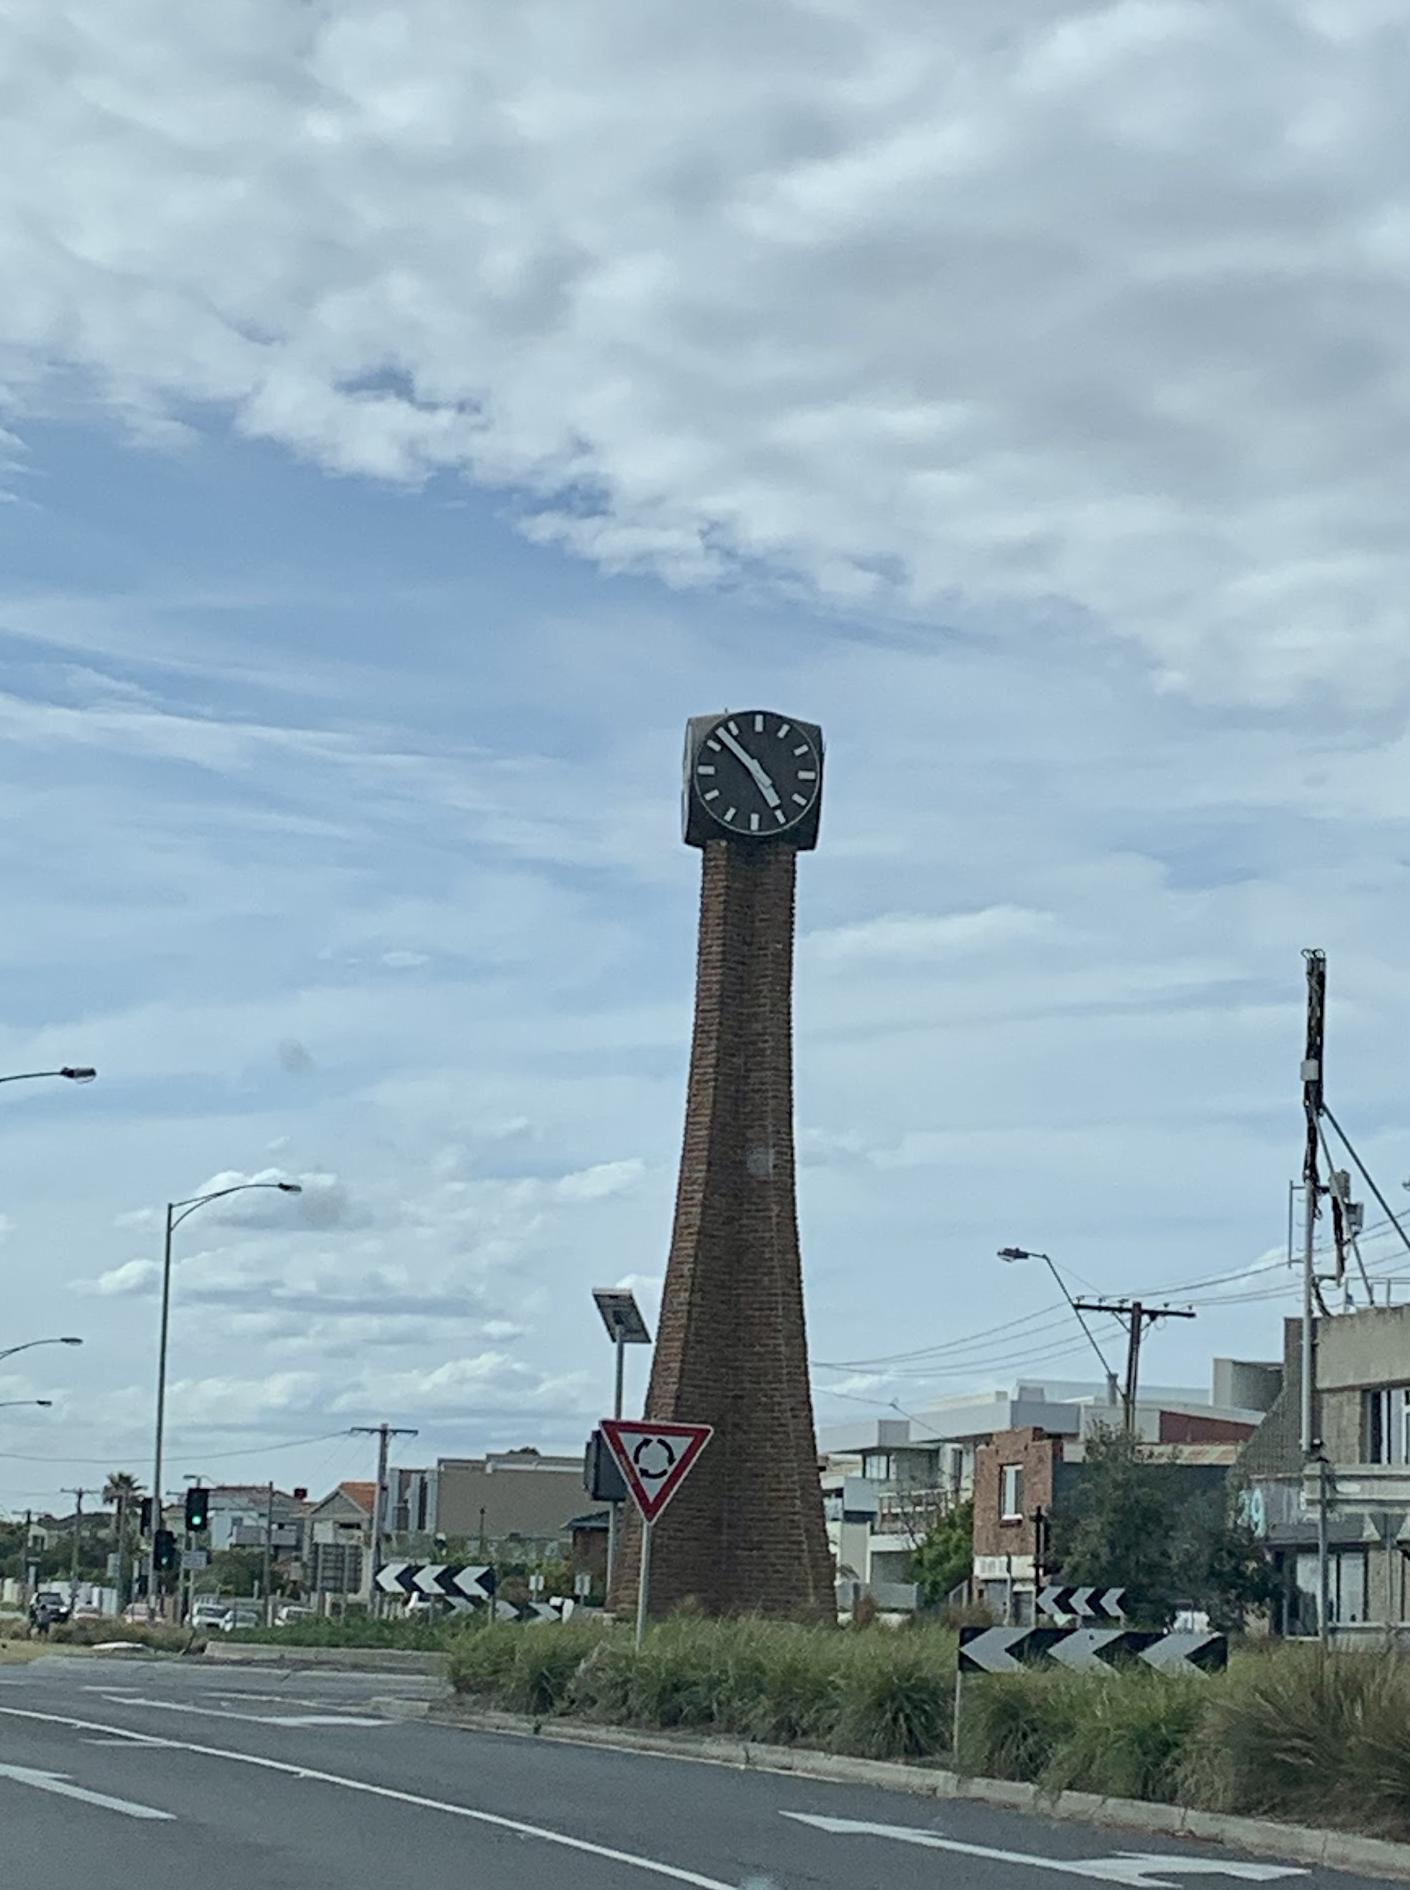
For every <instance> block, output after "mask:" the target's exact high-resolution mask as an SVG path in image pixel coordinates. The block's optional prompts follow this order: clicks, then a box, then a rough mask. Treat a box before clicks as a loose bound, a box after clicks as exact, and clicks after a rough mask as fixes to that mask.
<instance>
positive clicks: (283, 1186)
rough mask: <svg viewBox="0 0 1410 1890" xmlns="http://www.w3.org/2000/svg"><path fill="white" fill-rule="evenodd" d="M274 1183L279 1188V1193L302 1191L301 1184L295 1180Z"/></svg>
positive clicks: (300, 1192)
mask: <svg viewBox="0 0 1410 1890" xmlns="http://www.w3.org/2000/svg"><path fill="white" fill-rule="evenodd" d="M274 1185H275V1187H276V1188H277V1189H278V1190H279V1192H280V1194H302V1193H303V1185H302V1183H300V1182H297V1181H276V1182H275V1184H274Z"/></svg>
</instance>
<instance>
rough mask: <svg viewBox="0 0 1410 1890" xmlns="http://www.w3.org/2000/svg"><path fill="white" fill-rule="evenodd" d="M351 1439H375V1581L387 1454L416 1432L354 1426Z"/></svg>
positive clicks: (383, 1526) (374, 1608)
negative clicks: (397, 1442)
mask: <svg viewBox="0 0 1410 1890" xmlns="http://www.w3.org/2000/svg"><path fill="white" fill-rule="evenodd" d="M350 1435H351V1436H353V1437H375V1438H376V1439H377V1494H376V1496H375V1497H374V1499H373V1507H372V1579H373V1581H374V1582H375V1581H376V1579H377V1571H378V1569H379V1568H380V1567H381V1566H382V1538H383V1536H384V1535H385V1533H386V1525H387V1454H388V1451H389V1449H390V1447H391V1441H392V1439H393V1438H394V1437H415V1436H416V1432H415V1431H414V1430H409V1429H406V1428H404V1427H403V1428H401V1429H398V1427H397V1426H396V1425H395V1424H386V1423H382V1424H354V1425H353V1427H352V1431H351V1433H350ZM370 1599H371V1603H372V1611H373V1613H374V1614H375V1613H376V1612H377V1590H376V1589H375V1588H374V1589H373V1590H372V1593H371V1597H370Z"/></svg>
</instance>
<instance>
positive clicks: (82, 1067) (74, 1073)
mask: <svg viewBox="0 0 1410 1890" xmlns="http://www.w3.org/2000/svg"><path fill="white" fill-rule="evenodd" d="M97 1074H98V1072H97V1071H96V1070H94V1069H91V1068H89V1066H88V1065H87V1064H79V1065H78V1066H77V1067H75V1066H74V1065H72V1064H67V1063H66V1064H65V1065H64V1067H63V1069H61V1070H60V1071H59V1075H60V1076H66V1077H67V1078H68V1079H69V1081H70V1082H71V1083H91V1082H93V1081H94V1079H95V1078H96V1077H97Z"/></svg>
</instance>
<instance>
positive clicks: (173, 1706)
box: [107, 1693, 394, 1726]
mask: <svg viewBox="0 0 1410 1890" xmlns="http://www.w3.org/2000/svg"><path fill="white" fill-rule="evenodd" d="M107 1698H108V1699H110V1700H111V1702H112V1704H113V1705H114V1706H141V1707H145V1708H147V1709H149V1710H150V1711H152V1712H156V1713H196V1714H198V1715H199V1716H200V1717H201V1718H203V1719H243V1720H247V1721H248V1722H249V1724H250V1725H251V1726H390V1725H392V1724H394V1722H393V1721H392V1720H389V1719H371V1718H367V1717H364V1716H363V1715H361V1714H356V1713H231V1712H228V1711H226V1710H225V1709H224V1708H223V1707H219V1706H192V1705H190V1704H189V1703H188V1702H187V1701H185V1700H147V1699H143V1698H142V1697H141V1695H140V1694H131V1693H128V1694H124V1695H123V1697H122V1698H121V1699H119V1698H118V1697H117V1695H116V1694H109V1695H108V1696H107Z"/></svg>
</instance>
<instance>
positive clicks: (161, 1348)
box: [147, 1181, 303, 1620]
mask: <svg viewBox="0 0 1410 1890" xmlns="http://www.w3.org/2000/svg"><path fill="white" fill-rule="evenodd" d="M257 1188H272V1189H274V1190H276V1191H277V1192H278V1193H279V1194H302V1193H303V1189H302V1188H301V1187H300V1186H299V1184H298V1182H297V1181H238V1182H236V1184H235V1186H234V1187H233V1188H213V1189H212V1190H211V1192H210V1193H209V1194H197V1195H193V1196H192V1197H191V1199H190V1200H189V1201H168V1202H167V1204H166V1243H165V1246H164V1248H163V1253H162V1326H161V1340H160V1343H159V1345H158V1347H157V1428H156V1439H155V1442H154V1445H153V1450H152V1489H153V1491H154V1492H155V1494H154V1496H153V1501H152V1547H151V1553H150V1554H149V1555H148V1557H147V1618H148V1619H149V1620H151V1619H153V1618H154V1617H155V1615H156V1612H157V1534H158V1531H159V1530H160V1529H161V1527H162V1498H161V1488H162V1432H163V1428H164V1426H165V1423H166V1342H167V1332H168V1329H169V1327H170V1323H171V1237H172V1235H173V1234H174V1233H175V1232H176V1230H177V1228H178V1227H180V1225H181V1223H182V1222H183V1221H184V1220H187V1219H189V1218H190V1216H191V1215H193V1214H194V1213H195V1212H196V1210H197V1209H198V1208H203V1207H207V1206H209V1204H210V1203H211V1202H212V1201H223V1200H224V1199H225V1197H226V1195H228V1194H250V1193H252V1192H253V1191H254V1190H255V1189H257Z"/></svg>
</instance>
